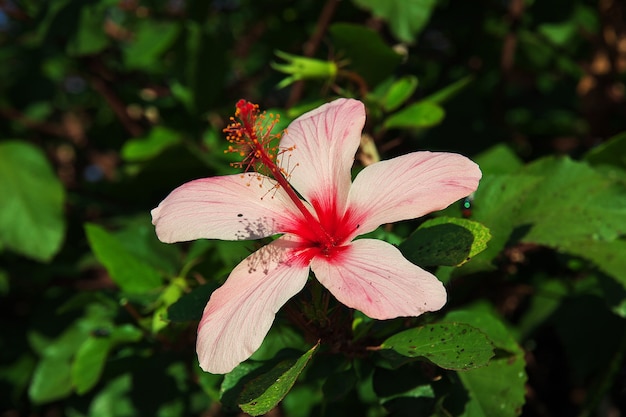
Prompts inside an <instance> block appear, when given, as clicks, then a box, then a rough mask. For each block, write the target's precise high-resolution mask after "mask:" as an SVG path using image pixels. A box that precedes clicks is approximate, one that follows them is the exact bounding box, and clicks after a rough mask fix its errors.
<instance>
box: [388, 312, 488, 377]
mask: <svg viewBox="0 0 626 417" xmlns="http://www.w3.org/2000/svg"><path fill="white" fill-rule="evenodd" d="M381 348H383V349H393V350H394V351H396V352H398V353H400V354H401V355H404V356H407V357H410V358H419V357H422V358H426V359H428V360H429V361H431V362H432V363H434V364H436V365H437V366H440V367H442V368H445V369H454V370H467V369H474V368H479V367H482V366H485V365H486V364H487V363H488V362H489V359H491V357H493V354H494V353H493V344H492V343H491V341H490V340H489V338H488V337H487V336H486V335H485V334H484V333H483V332H481V331H480V330H478V329H477V328H475V327H472V326H470V325H468V324H465V323H437V324H429V325H426V326H422V327H416V328H414V329H409V330H405V331H403V332H400V333H398V334H395V335H393V336H391V337H390V338H388V339H387V340H385V341H384V342H383V343H382V345H381Z"/></svg>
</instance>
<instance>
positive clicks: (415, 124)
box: [383, 101, 445, 129]
mask: <svg viewBox="0 0 626 417" xmlns="http://www.w3.org/2000/svg"><path fill="white" fill-rule="evenodd" d="M444 116H445V111H444V110H443V108H441V107H440V106H439V105H437V104H435V103H431V102H428V101H420V102H419V103H415V104H412V105H410V106H408V107H405V108H404V109H402V110H400V111H398V112H397V113H394V114H392V115H391V116H389V117H388V118H387V119H386V120H385V122H384V124H383V125H384V126H385V129H393V128H399V129H423V128H427V127H432V126H435V125H437V124H439V123H441V121H442V120H443V118H444Z"/></svg>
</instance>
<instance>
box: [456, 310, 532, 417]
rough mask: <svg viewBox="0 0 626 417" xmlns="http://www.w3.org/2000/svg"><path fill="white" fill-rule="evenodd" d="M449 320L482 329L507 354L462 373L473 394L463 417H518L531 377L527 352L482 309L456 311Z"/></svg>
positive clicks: (500, 323)
mask: <svg viewBox="0 0 626 417" xmlns="http://www.w3.org/2000/svg"><path fill="white" fill-rule="evenodd" d="M445 320H446V321H453V322H454V321H457V322H462V323H468V324H470V325H472V326H474V327H477V328H479V329H480V330H481V331H482V332H483V333H485V334H486V335H487V336H488V337H489V339H490V340H491V341H492V342H493V344H494V346H495V347H496V348H498V349H501V350H502V351H504V352H506V354H504V355H502V356H501V357H496V358H494V359H492V360H491V361H490V362H489V364H487V366H485V367H482V368H478V369H472V370H468V371H464V372H459V373H458V375H459V378H460V379H461V381H462V382H463V385H464V386H465V389H466V390H467V391H468V394H469V402H468V404H466V407H465V412H464V413H463V414H462V415H463V416H464V417H478V416H485V417H488V416H502V417H515V416H518V415H519V414H520V413H521V411H522V406H523V404H524V398H525V393H526V392H525V385H526V379H527V377H526V371H525V369H524V368H525V366H526V363H525V361H524V351H523V350H522V348H521V347H519V345H518V344H517V342H516V341H515V338H514V337H513V336H512V335H511V334H510V332H509V331H508V330H507V328H506V327H505V326H504V325H503V324H502V322H501V321H500V320H498V319H497V318H496V317H495V316H493V315H492V314H491V313H488V312H485V311H483V310H481V309H473V310H456V311H453V312H451V313H449V314H447V315H446V317H445Z"/></svg>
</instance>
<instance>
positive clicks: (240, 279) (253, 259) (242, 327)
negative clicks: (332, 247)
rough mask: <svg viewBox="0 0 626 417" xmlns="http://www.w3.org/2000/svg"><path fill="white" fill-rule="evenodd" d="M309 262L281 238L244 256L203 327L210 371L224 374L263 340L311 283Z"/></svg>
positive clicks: (202, 346) (202, 348) (201, 347)
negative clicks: (283, 308)
mask: <svg viewBox="0 0 626 417" xmlns="http://www.w3.org/2000/svg"><path fill="white" fill-rule="evenodd" d="M308 275H309V266H308V264H307V263H306V262H303V261H302V259H299V258H298V257H297V255H295V252H294V251H293V243H292V242H290V241H289V240H288V239H287V238H286V237H281V238H279V239H277V240H275V241H274V242H272V243H271V244H269V245H267V246H264V247H263V248H261V249H259V250H258V251H257V252H255V253H253V254H252V255H250V256H249V257H247V258H246V259H244V260H243V261H242V262H241V263H240V264H239V265H237V267H235V269H234V270H233V271H232V272H231V274H230V276H229V277H228V279H227V280H226V282H225V283H224V285H222V286H221V287H220V288H219V289H217V290H216V291H215V292H214V293H213V294H212V295H211V299H210V300H209V302H208V303H207V305H206V307H205V309H204V313H203V316H202V320H201V321H200V325H199V327H198V340H197V345H196V350H197V352H198V360H199V361H200V366H201V367H202V369H204V370H205V371H207V372H211V373H214V374H224V373H227V372H230V371H231V370H232V369H233V368H234V367H235V366H237V365H238V364H239V363H241V362H243V361H244V360H246V359H248V358H249V357H250V355H252V354H253V353H254V352H255V351H256V350H257V349H258V348H259V346H261V343H262V342H263V338H264V337H265V335H266V334H267V332H268V331H269V329H270V327H271V325H272V322H273V321H274V316H275V315H276V312H277V311H278V309H280V307H281V306H282V305H283V304H285V303H286V302H287V300H289V299H290V298H291V297H293V296H294V295H295V294H297V293H298V292H299V291H300V290H302V288H303V287H304V285H305V284H306V281H307V277H308Z"/></svg>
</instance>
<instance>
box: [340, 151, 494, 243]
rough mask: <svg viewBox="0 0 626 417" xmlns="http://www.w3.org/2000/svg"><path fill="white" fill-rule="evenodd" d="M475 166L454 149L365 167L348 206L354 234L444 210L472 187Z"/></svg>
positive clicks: (475, 178) (478, 174)
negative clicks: (354, 221) (356, 227)
mask: <svg viewBox="0 0 626 417" xmlns="http://www.w3.org/2000/svg"><path fill="white" fill-rule="evenodd" d="M481 175H482V174H481V172H480V169H479V168H478V165H476V164H475V163H474V162H472V161H471V160H469V159H467V158H466V157H464V156H462V155H458V154H454V153H436V152H414V153H410V154H407V155H403V156H399V157H397V158H393V159H389V160H386V161H381V162H377V163H375V164H372V165H369V166H367V167H365V168H364V169H363V170H362V171H361V172H359V174H358V175H357V176H356V178H355V180H354V183H353V184H352V188H351V189H350V196H349V200H348V207H349V211H350V213H351V216H352V218H353V219H357V221H358V223H359V234H363V233H367V232H370V231H372V230H374V229H376V228H377V227H378V226H380V225H381V224H384V223H393V222H397V221H400V220H407V219H415V218H418V217H421V216H423V215H424V214H427V213H430V212H433V211H436V210H441V209H443V208H446V207H447V206H449V205H450V204H452V203H453V202H455V201H456V200H458V199H460V198H462V197H465V196H468V195H469V194H471V193H472V192H473V191H475V190H476V188H477V187H478V181H479V180H480V177H481Z"/></svg>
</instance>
